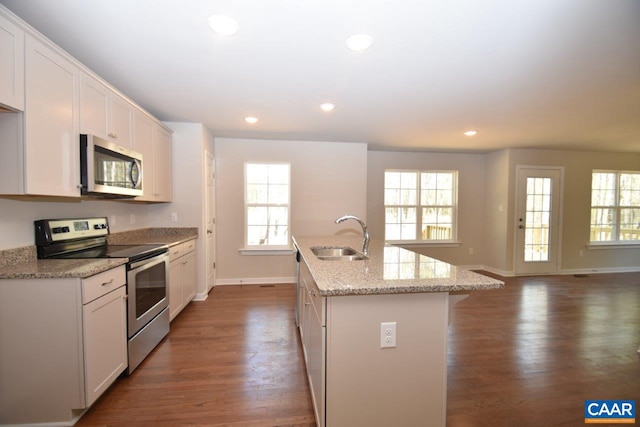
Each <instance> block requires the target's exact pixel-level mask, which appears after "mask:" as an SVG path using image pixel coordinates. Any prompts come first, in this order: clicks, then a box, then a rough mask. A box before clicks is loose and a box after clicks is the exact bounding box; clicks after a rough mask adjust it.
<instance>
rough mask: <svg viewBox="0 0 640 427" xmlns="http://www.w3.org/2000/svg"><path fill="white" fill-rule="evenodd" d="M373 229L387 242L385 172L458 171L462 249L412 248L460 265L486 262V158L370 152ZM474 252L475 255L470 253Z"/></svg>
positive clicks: (376, 236) (460, 246)
mask: <svg viewBox="0 0 640 427" xmlns="http://www.w3.org/2000/svg"><path fill="white" fill-rule="evenodd" d="M368 159H369V164H368V176H367V191H368V195H367V197H368V200H369V202H368V209H367V217H368V219H369V223H368V225H369V228H370V232H371V234H372V236H373V237H375V238H377V239H384V190H383V189H384V171H385V170H386V169H416V170H425V169H442V170H457V171H458V241H460V242H461V244H460V245H459V246H458V247H445V248H442V247H441V248H433V247H426V246H411V247H409V249H412V250H414V251H416V252H419V253H422V254H425V255H429V256H432V257H434V258H438V259H441V260H443V261H446V262H449V263H452V264H456V265H480V264H482V262H483V247H484V235H483V224H484V223H485V218H484V217H485V211H484V199H485V197H484V192H485V186H484V182H485V165H484V156H483V155H482V154H459V153H458V154H454V153H414V152H390V151H370V152H369V154H368ZM471 249H472V250H473V254H471V253H470V250H471Z"/></svg>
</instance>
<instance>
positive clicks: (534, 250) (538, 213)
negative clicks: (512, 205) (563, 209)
mask: <svg viewBox="0 0 640 427" xmlns="http://www.w3.org/2000/svg"><path fill="white" fill-rule="evenodd" d="M550 211H551V178H537V177H528V178H527V203H526V208H525V233H524V236H525V237H524V260H525V262H541V261H548V260H549V226H550V224H549V221H550V218H551V216H550Z"/></svg>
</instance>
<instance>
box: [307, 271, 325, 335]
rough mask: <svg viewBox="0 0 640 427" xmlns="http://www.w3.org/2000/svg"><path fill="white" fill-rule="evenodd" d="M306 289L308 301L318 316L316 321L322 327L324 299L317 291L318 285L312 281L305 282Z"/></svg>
mask: <svg viewBox="0 0 640 427" xmlns="http://www.w3.org/2000/svg"><path fill="white" fill-rule="evenodd" d="M307 289H308V292H309V300H310V301H311V305H312V306H313V308H314V309H315V311H316V315H317V316H318V320H319V321H320V324H321V325H322V326H325V325H326V322H325V312H326V311H325V307H324V304H325V301H326V298H325V297H323V296H322V295H320V291H319V290H318V285H316V282H315V281H313V280H308V281H307Z"/></svg>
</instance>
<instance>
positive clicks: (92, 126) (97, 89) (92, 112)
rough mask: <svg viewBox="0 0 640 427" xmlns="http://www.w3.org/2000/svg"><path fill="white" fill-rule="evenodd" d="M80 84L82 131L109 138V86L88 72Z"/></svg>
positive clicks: (83, 75)
mask: <svg viewBox="0 0 640 427" xmlns="http://www.w3.org/2000/svg"><path fill="white" fill-rule="evenodd" d="M81 80H82V84H81V86H80V133H86V134H91V135H96V136H99V137H100V138H105V139H107V138H108V134H109V126H108V121H109V88H107V87H106V86H105V85H103V84H102V83H100V82H99V81H98V80H96V79H94V78H93V77H91V76H90V75H88V74H82V77H81Z"/></svg>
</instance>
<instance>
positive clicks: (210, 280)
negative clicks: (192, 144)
mask: <svg viewBox="0 0 640 427" xmlns="http://www.w3.org/2000/svg"><path fill="white" fill-rule="evenodd" d="M205 157H206V162H207V165H206V167H207V174H206V181H207V182H206V190H205V194H206V195H205V199H206V200H205V206H206V229H207V242H206V251H207V257H206V258H207V292H209V291H210V290H211V288H213V287H214V286H215V283H216V217H215V215H216V209H215V203H216V197H215V188H216V186H215V177H216V174H215V162H214V159H213V155H212V154H211V153H210V152H209V151H208V150H206V152H205Z"/></svg>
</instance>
